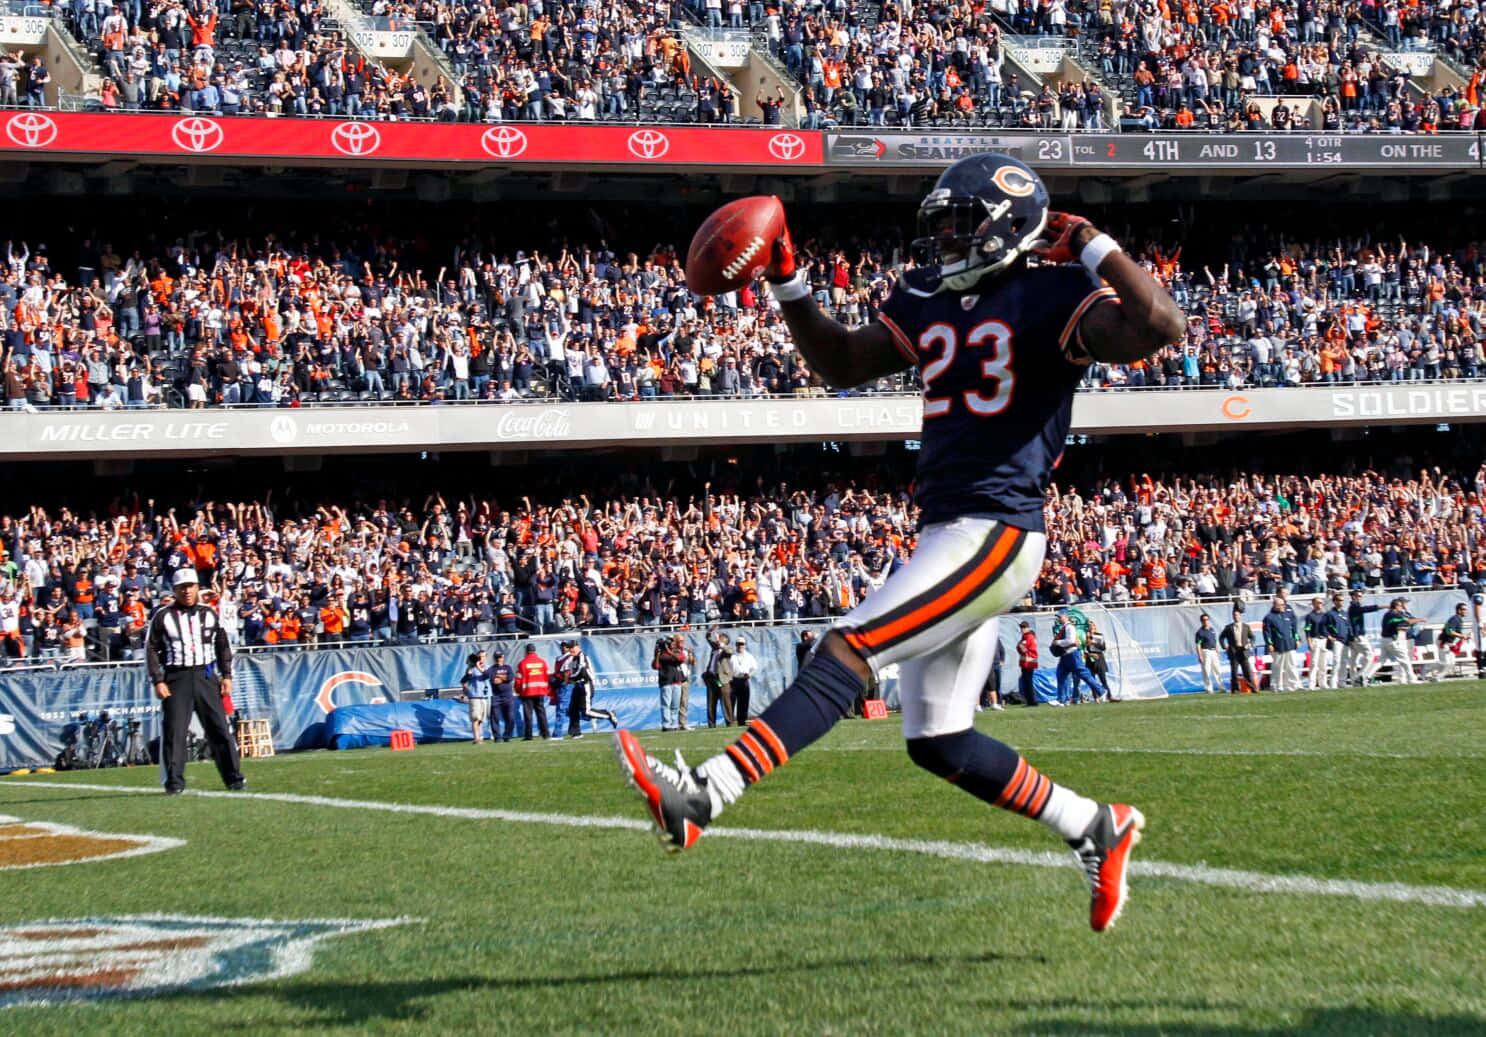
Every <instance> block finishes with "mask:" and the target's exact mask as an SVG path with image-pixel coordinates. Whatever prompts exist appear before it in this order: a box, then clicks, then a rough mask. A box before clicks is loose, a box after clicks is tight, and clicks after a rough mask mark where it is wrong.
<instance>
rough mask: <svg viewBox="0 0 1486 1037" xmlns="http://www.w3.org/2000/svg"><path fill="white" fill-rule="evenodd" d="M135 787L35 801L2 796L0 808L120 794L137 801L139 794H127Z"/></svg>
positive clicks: (47, 797) (78, 800)
mask: <svg viewBox="0 0 1486 1037" xmlns="http://www.w3.org/2000/svg"><path fill="white" fill-rule="evenodd" d="M0 787H3V786H0ZM137 787H138V786H127V787H126V786H122V785H121V786H120V787H119V791H118V792H89V793H87V794H85V795H81V796H47V795H42V796H39V797H37V798H36V799H7V798H5V797H3V796H0V807H19V806H28V805H30V806H34V805H37V804H42V805H45V806H51V805H52V804H54V803H86V802H88V801H90V800H99V799H107V800H117V799H122V798H123V795H121V794H124V795H128V796H130V797H131V798H134V799H138V798H140V793H138V792H129V791H128V789H129V788H137ZM160 795H162V796H164V795H165V793H164V791H163V790H162V791H161V793H160Z"/></svg>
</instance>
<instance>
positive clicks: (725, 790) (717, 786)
mask: <svg viewBox="0 0 1486 1037" xmlns="http://www.w3.org/2000/svg"><path fill="white" fill-rule="evenodd" d="M696 772H697V776H698V777H701V778H705V779H706V781H707V795H708V797H710V798H711V800H712V816H713V818H716V817H717V815H718V814H720V813H722V808H723V807H725V806H727V805H728V804H729V803H732V802H733V801H734V800H736V799H737V798H738V797H739V796H741V795H743V790H744V789H746V788H748V785H747V783H745V782H744V781H743V775H742V773H741V772H739V770H738V765H737V764H736V763H734V762H733V760H732V757H730V756H728V754H727V753H725V752H721V753H718V754H717V755H716V756H714V757H712V758H711V759H710V760H705V761H703V762H702V763H701V765H699V766H698V767H697V768H696Z"/></svg>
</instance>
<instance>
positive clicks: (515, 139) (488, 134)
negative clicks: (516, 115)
mask: <svg viewBox="0 0 1486 1037" xmlns="http://www.w3.org/2000/svg"><path fill="white" fill-rule="evenodd" d="M526 144H527V141H526V134H524V133H522V132H521V131H520V130H518V129H515V128H513V127H510V126H494V127H491V128H490V129H488V130H486V131H485V132H484V133H483V134H481V135H480V147H482V148H484V149H485V153H486V154H487V155H490V156H491V157H492V158H515V157H516V156H517V155H519V154H521V153H522V152H523V151H525V150H526Z"/></svg>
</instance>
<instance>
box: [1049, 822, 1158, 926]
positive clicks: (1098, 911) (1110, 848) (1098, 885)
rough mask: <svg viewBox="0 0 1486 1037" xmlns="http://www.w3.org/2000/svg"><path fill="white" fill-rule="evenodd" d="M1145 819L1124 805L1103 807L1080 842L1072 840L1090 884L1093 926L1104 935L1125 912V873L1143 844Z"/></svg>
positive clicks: (1076, 855) (1074, 851) (1090, 920)
mask: <svg viewBox="0 0 1486 1037" xmlns="http://www.w3.org/2000/svg"><path fill="white" fill-rule="evenodd" d="M1144 827H1145V815H1144V814H1142V813H1141V812H1140V811H1139V810H1136V809H1135V808H1134V807H1132V806H1126V805H1125V804H1124V803H1102V804H1100V806H1099V812H1098V813H1097V814H1095V815H1094V820H1093V821H1091V822H1089V827H1088V828H1086V829H1085V830H1084V834H1083V835H1081V836H1079V837H1078V838H1077V839H1069V840H1068V845H1069V846H1071V847H1073V856H1074V857H1075V858H1077V859H1078V866H1079V867H1080V868H1082V869H1083V870H1084V875H1085V877H1086V878H1087V879H1088V880H1089V890H1090V892H1091V894H1092V895H1091V897H1090V899H1089V926H1090V927H1091V928H1092V929H1093V930H1094V931H1095V932H1096V933H1102V932H1103V931H1104V930H1106V929H1108V928H1109V927H1110V926H1112V925H1114V923H1115V919H1117V918H1119V917H1120V912H1121V911H1123V910H1124V909H1125V901H1126V899H1128V898H1129V896H1130V887H1129V884H1128V883H1127V882H1126V878H1125V872H1126V868H1127V866H1128V864H1129V861H1130V851H1131V850H1133V849H1135V844H1136V843H1138V842H1140V830H1141V829H1142V828H1144Z"/></svg>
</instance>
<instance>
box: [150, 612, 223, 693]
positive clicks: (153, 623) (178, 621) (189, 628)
mask: <svg viewBox="0 0 1486 1037" xmlns="http://www.w3.org/2000/svg"><path fill="white" fill-rule="evenodd" d="M145 645H146V651H145V663H146V666H147V667H148V669H149V672H150V680H151V681H152V682H156V683H158V682H160V681H162V680H164V679H165V671H166V669H167V668H169V669H174V668H176V667H179V666H206V665H209V664H210V663H212V662H215V663H216V664H217V672H218V673H219V674H223V675H226V674H230V673H231V672H232V649H231V648H230V647H229V646H228V644H227V631H225V630H224V629H222V624H221V623H219V622H218V621H217V613H216V612H215V611H214V610H213V609H211V608H209V607H208V606H206V605H193V606H192V607H190V608H186V607H185V606H183V605H167V606H166V607H164V608H162V609H158V610H156V612H155V614H154V616H152V617H151V618H150V630H149V635H148V636H147V637H146V638H145Z"/></svg>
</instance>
